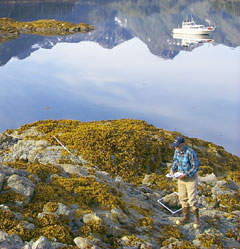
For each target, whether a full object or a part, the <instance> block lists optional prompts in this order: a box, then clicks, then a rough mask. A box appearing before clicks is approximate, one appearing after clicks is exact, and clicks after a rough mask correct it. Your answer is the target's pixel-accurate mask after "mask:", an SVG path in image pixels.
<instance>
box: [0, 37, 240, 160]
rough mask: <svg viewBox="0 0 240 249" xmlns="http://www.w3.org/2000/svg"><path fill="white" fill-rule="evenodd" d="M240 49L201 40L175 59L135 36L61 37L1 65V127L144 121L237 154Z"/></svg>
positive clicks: (238, 144) (239, 153)
mask: <svg viewBox="0 0 240 249" xmlns="http://www.w3.org/2000/svg"><path fill="white" fill-rule="evenodd" d="M239 58H240V48H237V49H234V50H233V49H231V48H228V47H226V46H223V45H218V46H214V45H212V44H203V45H202V46H200V47H198V48H196V49H194V51H192V52H187V51H181V52H180V54H179V55H178V56H176V57H175V58H174V60H164V59H162V58H159V57H157V56H154V55H153V54H151V53H150V52H149V50H148V48H147V46H146V45H145V44H144V43H143V42H141V41H140V40H139V39H137V38H134V39H131V40H129V41H127V42H124V43H122V44H121V45H118V46H116V47H114V48H113V49H105V48H102V47H101V46H100V45H98V44H97V43H94V42H80V43H77V44H69V43H60V44H57V45H56V46H55V47H53V48H52V49H51V50H46V49H39V50H38V51H35V52H34V53H33V54H32V55H31V56H30V57H28V58H26V59H25V60H22V61H19V60H17V59H12V60H11V61H10V62H9V63H8V64H7V65H5V66H3V67H1V68H0V75H1V92H0V97H1V100H0V105H1V111H0V128H1V131H4V130H5V129H7V128H17V127H19V126H20V125H22V124H24V123H30V122H34V121H36V120H40V119H49V118H51V119H77V120H80V121H92V120H103V119H118V118H137V119H143V120H146V121H147V122H149V123H152V124H154V125H155V126H156V127H159V128H164V129H168V130H177V131H180V132H182V133H183V134H184V135H187V136H190V137H198V138H201V139H204V140H208V141H211V142H214V143H216V144H219V145H221V146H224V148H225V149H226V150H227V151H229V152H232V153H234V154H237V155H240V151H239V148H240V142H239V138H240V136H239V135H240V134H239V127H238V124H239V121H240V120H239V107H240V98H239V97H240V96H239V95H240V94H239V90H240V89H239V79H240V77H239V76H240V75H239V70H238V69H239V68H238V64H239Z"/></svg>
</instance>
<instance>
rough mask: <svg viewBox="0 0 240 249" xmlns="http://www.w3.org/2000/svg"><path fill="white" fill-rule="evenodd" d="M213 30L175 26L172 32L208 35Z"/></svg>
mask: <svg viewBox="0 0 240 249" xmlns="http://www.w3.org/2000/svg"><path fill="white" fill-rule="evenodd" d="M213 30H214V29H213V28H206V29H201V30H193V29H182V28H175V29H173V33H174V34H187V35H209V34H210V33H211V32H212V31H213Z"/></svg>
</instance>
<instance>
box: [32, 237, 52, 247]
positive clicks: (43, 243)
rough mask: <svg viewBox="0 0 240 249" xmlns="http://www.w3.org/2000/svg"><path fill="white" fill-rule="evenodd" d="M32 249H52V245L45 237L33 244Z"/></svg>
mask: <svg viewBox="0 0 240 249" xmlns="http://www.w3.org/2000/svg"><path fill="white" fill-rule="evenodd" d="M32 249H52V245H51V243H50V241H49V240H48V239H47V238H46V237H43V236H41V237H40V238H39V239H38V240H37V241H36V242H34V243H33V245H32Z"/></svg>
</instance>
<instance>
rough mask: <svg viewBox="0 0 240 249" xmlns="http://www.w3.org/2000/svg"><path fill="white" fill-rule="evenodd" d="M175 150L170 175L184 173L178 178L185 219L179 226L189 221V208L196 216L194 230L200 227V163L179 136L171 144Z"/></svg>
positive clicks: (181, 220)
mask: <svg viewBox="0 0 240 249" xmlns="http://www.w3.org/2000/svg"><path fill="white" fill-rule="evenodd" d="M171 147H172V148H175V152H174V157H173V160H174V161H173V165H172V168H171V170H170V174H172V175H173V174H174V172H177V171H178V172H179V173H182V174H181V175H180V176H179V177H178V195H179V199H180V203H181V205H182V209H183V217H182V218H181V219H179V220H177V222H176V223H177V225H182V224H184V223H185V222H187V221H189V208H190V207H191V209H192V211H193V214H194V225H193V226H194V228H198V227H199V212H198V203H197V185H198V173H197V172H198V169H199V162H198V158H197V154H196V153H195V151H194V150H193V149H192V148H190V147H188V146H187V145H185V140H184V138H183V137H181V136H177V137H175V139H174V142H173V143H172V144H171Z"/></svg>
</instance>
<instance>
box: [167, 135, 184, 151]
mask: <svg viewBox="0 0 240 249" xmlns="http://www.w3.org/2000/svg"><path fill="white" fill-rule="evenodd" d="M184 142H185V140H184V138H183V137H181V136H177V137H175V138H174V141H173V143H171V144H170V146H171V147H172V148H174V147H176V146H179V145H180V144H182V143H184Z"/></svg>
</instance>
